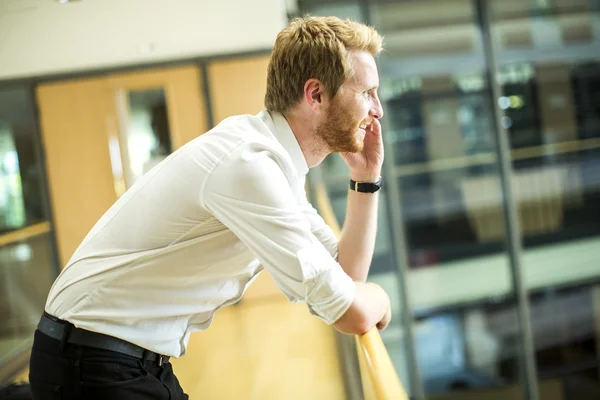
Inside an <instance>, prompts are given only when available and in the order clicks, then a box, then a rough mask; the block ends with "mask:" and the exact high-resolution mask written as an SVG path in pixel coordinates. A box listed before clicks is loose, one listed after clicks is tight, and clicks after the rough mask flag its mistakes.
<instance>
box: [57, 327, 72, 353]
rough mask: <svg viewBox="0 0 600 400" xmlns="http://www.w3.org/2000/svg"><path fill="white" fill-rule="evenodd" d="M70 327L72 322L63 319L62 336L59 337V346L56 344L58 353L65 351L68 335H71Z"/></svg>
mask: <svg viewBox="0 0 600 400" xmlns="http://www.w3.org/2000/svg"><path fill="white" fill-rule="evenodd" d="M71 328H73V324H72V323H70V322H69V321H65V329H64V330H63V335H62V338H60V346H58V351H59V352H60V353H62V352H63V351H65V346H66V344H67V341H68V340H69V335H71Z"/></svg>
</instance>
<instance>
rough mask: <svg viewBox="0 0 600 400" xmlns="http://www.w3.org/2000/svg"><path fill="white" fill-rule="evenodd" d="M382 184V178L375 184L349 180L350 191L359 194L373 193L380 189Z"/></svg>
mask: <svg viewBox="0 0 600 400" xmlns="http://www.w3.org/2000/svg"><path fill="white" fill-rule="evenodd" d="M382 182H383V179H382V178H379V179H378V180H377V181H375V182H356V181H353V180H352V179H350V189H351V190H354V191H356V192H361V193H375V192H376V191H378V190H379V189H381V185H382Z"/></svg>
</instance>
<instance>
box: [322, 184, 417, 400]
mask: <svg viewBox="0 0 600 400" xmlns="http://www.w3.org/2000/svg"><path fill="white" fill-rule="evenodd" d="M314 190H315V193H314V195H315V200H316V206H317V208H318V209H319V212H320V214H321V216H322V217H323V219H324V220H325V222H326V223H327V224H328V225H329V226H330V227H331V229H333V231H334V232H335V234H336V235H337V236H338V237H339V236H340V234H341V229H340V226H339V223H338V221H337V218H336V216H335V214H334V212H333V208H332V207H331V202H330V201H329V196H328V195H327V190H326V189H325V186H324V185H323V184H321V183H319V184H317V185H315V188H314ZM356 348H357V352H358V360H359V363H360V375H361V381H362V386H363V394H364V397H365V399H366V400H408V396H407V395H406V392H405V390H404V387H403V386H402V382H400V379H399V378H398V373H397V372H396V369H395V368H394V365H393V364H392V360H391V359H390V355H389V354H388V352H387V350H386V348H385V345H384V344H383V341H382V340H381V335H379V331H378V330H377V328H373V329H371V330H370V331H369V332H367V333H366V334H364V335H362V336H357V337H356Z"/></svg>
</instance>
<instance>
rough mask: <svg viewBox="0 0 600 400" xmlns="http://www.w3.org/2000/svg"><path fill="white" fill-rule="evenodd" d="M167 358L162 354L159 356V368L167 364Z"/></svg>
mask: <svg viewBox="0 0 600 400" xmlns="http://www.w3.org/2000/svg"><path fill="white" fill-rule="evenodd" d="M165 358H166V356H163V355H162V354H159V355H158V366H159V367H162V365H163V364H164V363H165V361H164V360H165Z"/></svg>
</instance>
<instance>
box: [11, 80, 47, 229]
mask: <svg viewBox="0 0 600 400" xmlns="http://www.w3.org/2000/svg"><path fill="white" fill-rule="evenodd" d="M35 135H36V130H35V118H34V113H33V110H32V108H31V98H30V93H29V91H28V90H26V89H11V90H0V234H1V233H2V232H6V231H11V230H15V229H20V228H23V227H25V226H27V225H31V224H34V223H36V222H41V221H43V220H45V219H46V217H45V210H44V201H45V200H44V197H43V193H42V189H41V181H42V169H41V163H40V160H39V158H38V156H37V153H36V151H35Z"/></svg>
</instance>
